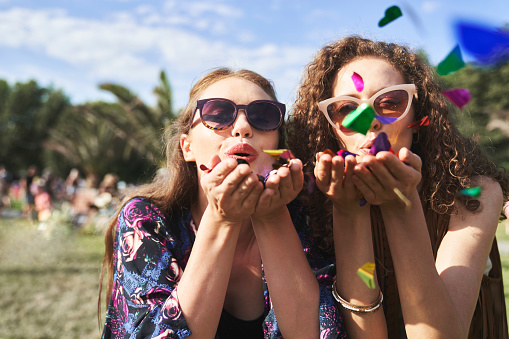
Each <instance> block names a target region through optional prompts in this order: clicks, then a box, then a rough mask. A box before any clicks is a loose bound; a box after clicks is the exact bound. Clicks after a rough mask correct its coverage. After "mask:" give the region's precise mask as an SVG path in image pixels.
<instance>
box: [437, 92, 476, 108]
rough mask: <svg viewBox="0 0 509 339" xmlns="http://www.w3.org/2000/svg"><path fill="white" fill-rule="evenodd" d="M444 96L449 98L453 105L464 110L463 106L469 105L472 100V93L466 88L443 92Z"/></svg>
mask: <svg viewBox="0 0 509 339" xmlns="http://www.w3.org/2000/svg"><path fill="white" fill-rule="evenodd" d="M442 94H443V95H445V96H446V97H447V99H449V100H450V101H451V102H452V103H453V104H455V105H456V106H458V107H459V108H460V109H463V106H465V105H466V104H468V102H469V101H470V99H471V96H470V91H469V90H468V89H464V88H457V89H450V90H447V91H442Z"/></svg>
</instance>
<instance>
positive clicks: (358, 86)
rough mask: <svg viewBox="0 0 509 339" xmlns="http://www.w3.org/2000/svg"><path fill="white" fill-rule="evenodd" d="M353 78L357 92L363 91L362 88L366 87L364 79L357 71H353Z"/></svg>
mask: <svg viewBox="0 0 509 339" xmlns="http://www.w3.org/2000/svg"><path fill="white" fill-rule="evenodd" d="M352 80H353V84H354V86H355V89H356V90H357V92H362V90H363V89H364V80H362V77H361V76H360V75H359V74H357V73H356V72H353V74H352Z"/></svg>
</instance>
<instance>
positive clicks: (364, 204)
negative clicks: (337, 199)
mask: <svg viewBox="0 0 509 339" xmlns="http://www.w3.org/2000/svg"><path fill="white" fill-rule="evenodd" d="M367 203H368V202H367V201H366V199H364V197H362V198H361V200H359V206H360V207H364V206H366V204H367Z"/></svg>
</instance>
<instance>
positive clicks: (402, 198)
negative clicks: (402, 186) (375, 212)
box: [393, 187, 412, 208]
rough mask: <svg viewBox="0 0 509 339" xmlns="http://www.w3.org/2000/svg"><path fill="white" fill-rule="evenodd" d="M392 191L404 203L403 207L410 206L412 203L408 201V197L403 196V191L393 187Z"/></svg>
mask: <svg viewBox="0 0 509 339" xmlns="http://www.w3.org/2000/svg"><path fill="white" fill-rule="evenodd" d="M393 191H394V193H396V195H397V196H398V198H399V199H400V200H401V201H402V202H403V203H404V204H405V208H410V206H412V203H411V202H410V200H408V198H407V197H405V195H404V194H403V193H401V191H400V190H399V189H397V188H396V187H394V189H393Z"/></svg>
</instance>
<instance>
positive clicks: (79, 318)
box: [0, 218, 509, 338]
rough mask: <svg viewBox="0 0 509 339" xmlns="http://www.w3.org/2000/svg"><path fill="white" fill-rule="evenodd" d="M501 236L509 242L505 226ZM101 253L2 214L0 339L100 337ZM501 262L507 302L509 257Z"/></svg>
mask: <svg viewBox="0 0 509 339" xmlns="http://www.w3.org/2000/svg"><path fill="white" fill-rule="evenodd" d="M497 237H498V238H500V240H504V241H509V235H507V234H506V233H505V229H504V226H503V225H502V224H501V226H500V227H499V230H498V232H497ZM102 253H103V238H102V236H96V235H83V234H82V233H80V232H77V231H73V230H72V229H71V228H70V227H69V226H58V227H56V228H54V229H53V231H52V232H51V236H50V237H48V236H47V235H46V234H45V233H41V232H38V231H37V230H36V226H35V225H31V224H30V223H29V222H28V221H27V220H26V219H16V218H13V219H10V218H3V219H2V218H0V263H1V265H0V291H2V298H0V309H1V310H2V312H1V313H2V316H1V317H0V338H99V337H100V331H99V326H98V322H97V293H98V288H99V283H98V280H99V270H100V265H101V261H102ZM502 264H503V268H504V283H505V291H506V296H505V298H506V304H507V305H509V298H508V297H509V294H508V292H509V255H507V254H503V255H502ZM103 316H104V314H103ZM101 325H102V324H101Z"/></svg>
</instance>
